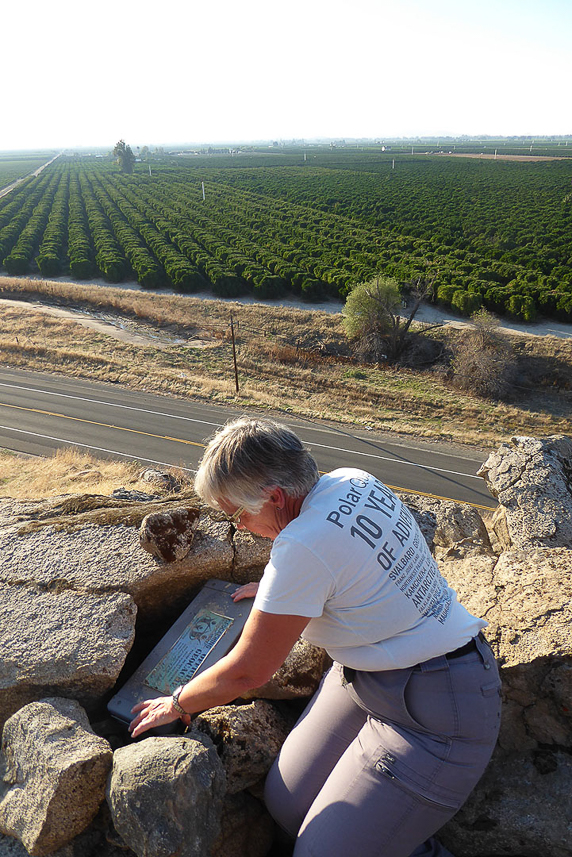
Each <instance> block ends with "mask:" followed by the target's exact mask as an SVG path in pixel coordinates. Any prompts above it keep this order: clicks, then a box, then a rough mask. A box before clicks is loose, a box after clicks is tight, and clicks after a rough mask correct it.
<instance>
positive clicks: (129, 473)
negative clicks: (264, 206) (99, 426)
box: [0, 447, 178, 500]
mask: <svg viewBox="0 0 572 857" xmlns="http://www.w3.org/2000/svg"><path fill="white" fill-rule="evenodd" d="M144 469H145V468H144V466H143V465H142V464H138V463H137V462H122V461H111V460H104V459H97V458H95V457H94V456H92V455H89V454H87V453H84V452H80V451H79V450H77V449H74V448H73V447H66V448H65V449H60V450H58V451H57V452H56V453H55V454H54V455H53V456H52V457H49V458H42V457H37V456H29V457H28V456H21V455H16V454H14V453H10V452H8V451H6V450H0V496H4V497H12V498H14V499H16V500H30V499H34V500H38V499H42V498H48V497H57V496H59V495H60V494H78V493H81V494H101V495H110V494H111V493H112V492H113V491H114V490H115V489H116V488H127V489H128V490H130V491H143V492H145V493H147V494H153V493H157V488H156V486H154V485H150V484H149V482H144V481H143V480H141V479H140V478H139V476H140V474H141V472H142V471H143V470H144ZM174 475H175V478H178V477H177V472H176V470H175V469H174Z"/></svg>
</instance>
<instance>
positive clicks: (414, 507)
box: [396, 491, 439, 548]
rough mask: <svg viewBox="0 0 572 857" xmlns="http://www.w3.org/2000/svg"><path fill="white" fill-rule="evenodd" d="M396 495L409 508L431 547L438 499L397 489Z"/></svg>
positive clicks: (435, 527)
mask: <svg viewBox="0 0 572 857" xmlns="http://www.w3.org/2000/svg"><path fill="white" fill-rule="evenodd" d="M396 493H397V496H398V497H399V499H400V500H401V501H402V503H405V505H406V506H407V507H408V509H410V511H411V513H412V515H413V517H414V518H415V521H416V522H417V526H418V527H419V529H420V530H421V535H422V536H423V538H424V539H425V541H426V542H427V544H428V545H429V548H432V547H433V541H434V538H435V531H436V530H437V508H438V504H439V501H438V500H432V499H430V498H427V497H418V496H416V495H415V494H408V493H407V492H405V491H397V492H396Z"/></svg>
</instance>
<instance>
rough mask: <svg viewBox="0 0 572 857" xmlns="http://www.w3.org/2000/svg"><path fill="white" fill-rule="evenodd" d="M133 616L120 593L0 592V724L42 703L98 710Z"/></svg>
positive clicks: (15, 588)
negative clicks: (71, 702) (59, 699)
mask: <svg viewBox="0 0 572 857" xmlns="http://www.w3.org/2000/svg"><path fill="white" fill-rule="evenodd" d="M136 612H137V611H136V607H135V604H134V602H133V599H132V598H131V597H130V596H129V595H124V594H123V593H120V592H110V593H109V594H92V593H89V592H76V591H74V590H72V589H67V588H66V585H65V583H64V582H61V589H60V588H58V581H57V580H54V581H53V582H52V586H51V587H49V588H48V587H46V589H39V588H37V587H34V586H23V585H12V586H7V585H6V584H0V615H1V616H2V623H1V626H0V652H1V653H2V655H1V657H0V723H4V721H5V720H6V719H7V718H8V717H9V716H10V715H11V714H13V713H14V712H15V711H17V710H18V709H19V708H21V707H22V706H23V705H25V704H26V703H28V702H31V701H33V700H37V699H39V698H41V697H42V696H46V695H51V694H58V695H61V696H71V697H74V698H76V699H78V700H80V701H81V702H82V703H83V704H84V705H86V706H87V707H91V706H92V705H94V704H96V703H97V702H99V700H100V699H101V697H102V696H103V694H104V693H106V692H107V691H109V690H110V689H111V688H112V687H113V686H114V684H115V682H116V681H117V677H118V675H119V672H120V670H121V668H122V666H123V664H124V661H125V657H126V655H127V652H128V651H129V649H130V648H131V645H132V642H133V638H134V634H135V616H136Z"/></svg>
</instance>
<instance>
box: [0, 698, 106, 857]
mask: <svg viewBox="0 0 572 857" xmlns="http://www.w3.org/2000/svg"><path fill="white" fill-rule="evenodd" d="M2 754H3V756H2V762H3V768H4V771H3V780H4V784H3V786H2V789H1V791H0V794H1V799H0V830H1V831H2V832H3V833H7V834H9V835H10V836H14V837H16V838H18V839H19V840H20V841H21V842H22V843H23V845H24V846H25V847H26V849H27V850H28V851H29V853H30V854H32V855H43V854H50V853H51V852H52V851H55V850H56V849H58V848H60V847H61V846H63V845H65V844H66V843H67V842H70V841H71V840H72V839H73V838H74V837H75V836H77V835H78V834H79V833H81V832H82V831H83V830H84V829H85V828H86V827H87V826H88V825H89V823H90V822H91V821H92V819H93V818H94V816H95V815H96V813H97V811H98V809H99V805H100V804H101V802H102V801H103V800H104V798H105V785H106V781H107V776H108V772H109V769H110V767H111V759H112V752H111V747H110V746H109V744H108V743H107V741H105V740H104V739H103V738H99V737H98V736H96V735H94V733H93V732H92V730H91V727H90V725H89V721H88V719H87V715H86V714H85V712H84V711H83V709H82V708H81V706H80V705H78V703H77V702H74V701H73V700H69V699H45V700H42V701H41V702H33V703H31V704H30V705H27V706H25V707H24V708H22V709H21V710H20V711H18V712H17V714H14V715H13V716H12V717H11V718H10V719H9V720H8V721H7V723H6V725H5V726H4V732H3V736H2Z"/></svg>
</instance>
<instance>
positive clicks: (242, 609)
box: [107, 580, 253, 734]
mask: <svg viewBox="0 0 572 857" xmlns="http://www.w3.org/2000/svg"><path fill="white" fill-rule="evenodd" d="M237 589H238V586H237V585H236V584H234V583H226V582H225V581H224V580H209V582H208V583H206V584H205V585H204V586H203V588H202V589H201V591H200V592H199V594H198V595H197V596H196V598H194V599H193V601H192V602H191V603H190V604H189V606H188V607H187V609H186V610H185V611H184V613H182V614H181V616H179V618H178V619H177V621H176V622H175V623H174V625H173V626H172V627H171V628H170V630H169V631H167V633H166V634H165V636H164V637H163V638H162V640H161V641H160V642H159V643H158V644H157V645H156V646H155V648H154V649H153V651H152V652H151V654H150V655H148V656H147V657H146V658H145V660H144V661H143V663H142V664H141V665H140V666H139V667H138V668H137V669H136V670H135V672H134V673H133V675H132V676H131V678H129V679H128V680H127V681H126V682H125V684H124V685H123V687H121V689H120V690H119V691H118V692H117V693H116V694H115V696H113V697H112V698H111V699H110V701H109V703H108V705H107V708H108V710H109V712H110V714H112V715H113V716H114V717H116V718H117V719H118V720H121V721H122V722H123V723H126V724H127V723H129V722H130V721H131V720H132V719H133V715H132V714H131V709H132V708H133V706H134V705H136V704H137V703H138V702H142V701H143V700H144V699H156V698H157V697H159V696H170V695H171V693H173V691H174V690H175V688H177V687H178V686H179V685H181V684H186V682H188V681H190V680H191V679H192V678H194V677H195V676H197V675H199V673H201V672H203V671H204V670H206V669H208V668H209V667H210V666H212V665H213V664H215V663H216V662H217V661H218V660H220V658H222V657H224V655H226V654H227V653H228V652H229V651H230V650H231V649H232V647H233V646H234V644H235V643H236V641H237V640H238V638H239V637H240V635H241V633H242V629H243V627H244V624H245V622H246V620H247V619H248V616H249V614H250V610H251V608H252V602H253V599H252V598H245V599H243V600H242V601H236V602H234V601H233V600H232V598H231V595H232V593H233V592H235V591H236V590H237ZM176 728H177V726H176V724H175V725H173V727H172V729H176ZM172 729H171V730H169V728H168V727H166V728H165V729H164V731H165V732H168V731H172ZM155 734H157V733H155Z"/></svg>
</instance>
